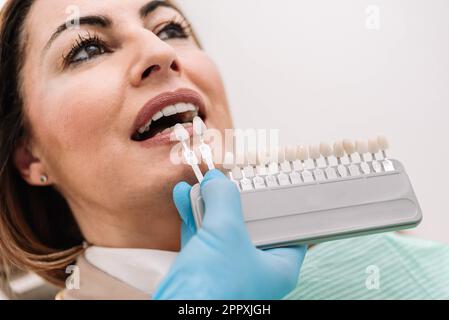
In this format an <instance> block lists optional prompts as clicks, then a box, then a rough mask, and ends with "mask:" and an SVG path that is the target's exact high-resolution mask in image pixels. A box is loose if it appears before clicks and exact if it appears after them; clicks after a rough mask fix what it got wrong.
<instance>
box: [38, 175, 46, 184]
mask: <svg viewBox="0 0 449 320" xmlns="http://www.w3.org/2000/svg"><path fill="white" fill-rule="evenodd" d="M40 180H41V182H42V183H47V181H48V177H47V176H46V175H45V174H43V175H41V176H40Z"/></svg>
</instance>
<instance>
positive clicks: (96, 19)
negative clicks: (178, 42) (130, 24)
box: [44, 0, 177, 52]
mask: <svg viewBox="0 0 449 320" xmlns="http://www.w3.org/2000/svg"><path fill="white" fill-rule="evenodd" d="M159 7H169V8H173V9H175V10H177V9H176V8H175V7H173V6H172V5H171V4H169V3H167V2H165V1H162V0H153V1H150V2H148V3H147V4H145V5H144V6H143V7H142V8H140V10H139V14H140V17H141V18H142V19H143V18H145V17H147V16H148V15H149V14H150V13H152V12H153V11H155V10H156V9H157V8H159ZM75 23H76V24H75ZM74 25H76V26H82V25H90V26H97V27H101V28H104V29H106V28H109V27H111V25H112V20H111V19H110V18H108V17H106V16H102V15H90V16H85V17H80V18H79V19H77V20H75V19H72V20H68V21H66V22H64V23H63V24H61V25H60V26H59V27H58V28H56V31H55V32H53V34H52V36H51V37H50V39H49V40H48V41H47V44H46V45H45V47H44V52H45V51H47V50H48V49H49V48H50V46H51V44H52V43H53V42H54V41H55V40H56V38H57V37H58V36H59V35H60V34H61V33H63V32H64V31H66V30H69V29H70V28H72V27H73V26H74Z"/></svg>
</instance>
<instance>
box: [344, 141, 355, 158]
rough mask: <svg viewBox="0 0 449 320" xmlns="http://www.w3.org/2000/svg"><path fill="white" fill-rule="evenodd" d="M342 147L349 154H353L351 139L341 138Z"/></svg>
mask: <svg viewBox="0 0 449 320" xmlns="http://www.w3.org/2000/svg"><path fill="white" fill-rule="evenodd" d="M343 148H344V149H345V151H346V153H347V154H348V155H349V156H350V155H352V154H354V152H355V146H354V143H353V142H352V141H351V140H349V139H345V140H343Z"/></svg>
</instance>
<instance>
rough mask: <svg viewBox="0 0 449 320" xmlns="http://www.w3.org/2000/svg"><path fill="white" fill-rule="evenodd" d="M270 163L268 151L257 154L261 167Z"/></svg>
mask: <svg viewBox="0 0 449 320" xmlns="http://www.w3.org/2000/svg"><path fill="white" fill-rule="evenodd" d="M268 162H269V159H268V155H267V151H266V150H260V151H259V152H258V153H257V164H258V165H259V166H265V165H267V164H268Z"/></svg>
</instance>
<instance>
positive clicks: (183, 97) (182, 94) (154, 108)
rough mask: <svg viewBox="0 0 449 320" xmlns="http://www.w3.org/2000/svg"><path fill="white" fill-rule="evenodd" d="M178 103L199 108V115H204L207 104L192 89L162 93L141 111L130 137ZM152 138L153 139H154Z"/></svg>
mask: <svg viewBox="0 0 449 320" xmlns="http://www.w3.org/2000/svg"><path fill="white" fill-rule="evenodd" d="M177 103H190V104H193V105H195V106H196V107H198V111H199V114H202V115H204V114H205V113H204V111H205V110H204V109H205V103H204V101H203V98H202V97H201V95H200V94H199V93H197V92H196V91H194V90H192V89H186V88H181V89H178V90H176V91H174V92H165V93H162V94H160V95H158V96H156V97H154V98H153V99H151V100H149V101H148V102H147V103H146V104H145V105H144V106H143V107H142V109H141V110H140V111H139V113H138V115H137V117H136V119H135V121H134V124H133V126H132V128H131V133H130V135H131V136H132V135H133V134H134V133H135V132H137V131H138V130H139V129H140V128H141V127H142V126H144V125H145V124H146V123H148V121H149V120H150V119H151V118H152V117H153V116H154V115H155V114H156V113H157V112H158V111H161V110H162V109H164V108H165V107H167V106H170V105H175V104H177ZM154 138H155V137H153V138H150V139H149V140H151V139H154Z"/></svg>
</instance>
